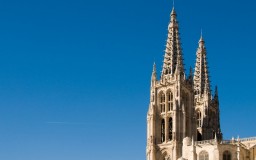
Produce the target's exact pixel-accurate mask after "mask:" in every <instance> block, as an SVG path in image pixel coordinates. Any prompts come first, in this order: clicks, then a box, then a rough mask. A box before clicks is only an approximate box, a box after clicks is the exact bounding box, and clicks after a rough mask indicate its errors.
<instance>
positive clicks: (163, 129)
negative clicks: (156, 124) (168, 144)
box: [161, 119, 165, 142]
mask: <svg viewBox="0 0 256 160" xmlns="http://www.w3.org/2000/svg"><path fill="white" fill-rule="evenodd" d="M164 141H165V121H164V119H162V122H161V142H164Z"/></svg>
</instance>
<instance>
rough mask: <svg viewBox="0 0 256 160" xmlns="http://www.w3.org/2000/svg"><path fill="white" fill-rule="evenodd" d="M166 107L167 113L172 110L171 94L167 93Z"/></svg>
mask: <svg viewBox="0 0 256 160" xmlns="http://www.w3.org/2000/svg"><path fill="white" fill-rule="evenodd" d="M167 106H168V111H171V110H173V94H172V92H168V93H167Z"/></svg>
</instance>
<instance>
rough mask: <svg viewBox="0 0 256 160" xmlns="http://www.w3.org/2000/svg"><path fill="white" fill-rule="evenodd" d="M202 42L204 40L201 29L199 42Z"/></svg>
mask: <svg viewBox="0 0 256 160" xmlns="http://www.w3.org/2000/svg"><path fill="white" fill-rule="evenodd" d="M203 41H204V39H203V29H202V28H201V35H200V40H199V42H203Z"/></svg>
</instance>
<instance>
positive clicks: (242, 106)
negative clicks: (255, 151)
mask: <svg viewBox="0 0 256 160" xmlns="http://www.w3.org/2000/svg"><path fill="white" fill-rule="evenodd" d="M175 8H176V12H177V14H178V20H179V26H180V33H181V41H182V47H183V53H184V59H185V64H186V69H187V70H188V69H189V66H192V67H194V63H195V52H196V48H197V45H198V44H197V42H198V40H199V37H200V32H201V28H202V29H203V35H204V39H205V41H206V47H207V53H208V62H209V67H210V75H211V81H212V88H214V86H215V85H216V84H217V85H218V87H219V97H220V109H221V127H222V131H223V134H224V138H225V139H229V138H231V137H232V136H235V137H237V136H238V135H239V136H240V137H250V136H256V123H255V117H254V116H255V112H256V103H255V101H254V100H255V99H256V94H255V89H256V87H255V85H254V84H255V81H256V75H255V68H256V64H255V58H256V49H255V46H256V41H255V36H256V30H255V28H256V20H255V15H256V2H255V1H253V0H244V1H238V0H233V1H228V0H215V1H205V0H196V1H182V0H177V1H176V2H175ZM171 9H172V2H171V1H167V0H163V1H159V0H129V1H120V0H109V1H103V0H94V1H93V0H83V1H82V0H72V1H71V0H62V1H60V0H43V1H42V0H38V1H32V0H23V1H16V0H8V1H7V0H1V1H0V19H1V25H0V159H5V160H101V159H109V160H120V159H122V160H131V159H132V160H141V159H145V145H146V112H147V108H148V103H149V86H150V84H149V83H150V76H151V71H152V64H153V62H154V61H155V62H156V64H157V70H158V73H160V70H161V65H162V60H163V54H164V52H163V50H164V49H165V48H164V46H165V41H166V36H167V25H168V22H169V15H170V11H171ZM158 75H159V74H158Z"/></svg>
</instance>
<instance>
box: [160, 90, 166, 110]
mask: <svg viewBox="0 0 256 160" xmlns="http://www.w3.org/2000/svg"><path fill="white" fill-rule="evenodd" d="M160 108H161V113H163V112H165V94H164V93H162V94H161V96H160Z"/></svg>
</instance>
